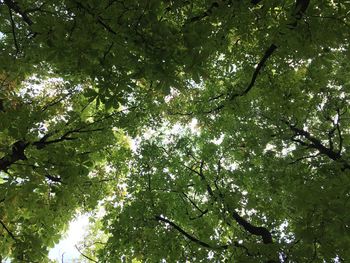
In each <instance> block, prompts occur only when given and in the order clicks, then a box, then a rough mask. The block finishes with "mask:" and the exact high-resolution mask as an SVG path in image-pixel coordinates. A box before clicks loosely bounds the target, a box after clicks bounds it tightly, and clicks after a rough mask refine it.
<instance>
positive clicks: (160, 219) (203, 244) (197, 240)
mask: <svg viewBox="0 0 350 263" xmlns="http://www.w3.org/2000/svg"><path fill="white" fill-rule="evenodd" d="M155 219H156V220H157V221H161V222H164V223H167V224H169V225H171V226H172V227H173V228H175V229H176V230H177V231H178V232H180V233H181V234H183V235H184V236H185V237H187V238H188V239H189V240H191V241H192V242H194V243H196V244H198V245H200V246H202V247H205V248H209V249H216V248H217V247H213V246H211V245H209V244H208V243H206V242H203V241H201V240H199V239H197V238H195V237H194V236H192V235H190V234H189V233H187V232H186V231H185V230H183V229H182V228H181V227H180V226H178V225H177V224H175V223H174V222H172V221H170V220H168V219H166V218H164V217H161V216H155Z"/></svg>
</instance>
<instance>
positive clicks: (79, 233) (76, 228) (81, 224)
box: [49, 214, 89, 263]
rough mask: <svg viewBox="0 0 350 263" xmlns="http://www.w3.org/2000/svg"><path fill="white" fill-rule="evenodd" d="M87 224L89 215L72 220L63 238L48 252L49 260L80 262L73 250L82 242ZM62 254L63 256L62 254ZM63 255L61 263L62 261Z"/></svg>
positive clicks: (78, 255)
mask: <svg viewBox="0 0 350 263" xmlns="http://www.w3.org/2000/svg"><path fill="white" fill-rule="evenodd" d="M88 224H89V215H86V214H85V215H80V216H78V217H77V218H76V219H75V220H73V221H72V222H71V223H70V225H69V229H68V232H67V234H66V235H65V237H64V238H63V239H62V240H61V241H60V242H59V243H58V244H57V245H56V246H55V247H54V248H52V249H51V250H50V253H49V258H50V259H52V260H56V262H59V263H62V262H63V263H72V262H76V263H78V262H81V260H78V258H79V257H80V254H79V252H78V251H77V249H76V248H75V245H78V244H79V242H80V241H82V239H83V237H84V234H85V232H86V231H87V227H88ZM63 253H64V254H63ZM62 254H63V261H62Z"/></svg>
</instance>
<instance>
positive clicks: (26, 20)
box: [4, 0, 33, 26]
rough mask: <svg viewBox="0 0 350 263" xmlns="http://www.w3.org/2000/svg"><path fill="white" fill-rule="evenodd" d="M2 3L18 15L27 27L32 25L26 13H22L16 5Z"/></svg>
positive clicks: (11, 2) (5, 1) (6, 1)
mask: <svg viewBox="0 0 350 263" xmlns="http://www.w3.org/2000/svg"><path fill="white" fill-rule="evenodd" d="M4 3H5V4H6V5H7V6H8V8H10V9H12V10H13V11H15V12H16V13H17V14H19V15H20V16H21V17H22V19H23V21H24V22H26V23H27V24H28V25H29V26H31V25H33V21H32V20H31V19H30V18H29V16H28V15H27V13H26V12H24V11H22V9H21V8H20V7H19V6H18V5H17V3H16V2H15V1H12V0H4Z"/></svg>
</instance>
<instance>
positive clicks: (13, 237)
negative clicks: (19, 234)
mask: <svg viewBox="0 0 350 263" xmlns="http://www.w3.org/2000/svg"><path fill="white" fill-rule="evenodd" d="M0 224H1V225H2V227H3V228H4V229H5V230H6V232H7V234H9V236H10V237H11V238H12V239H13V240H14V241H16V242H17V239H16V237H15V236H14V235H13V234H12V232H11V231H10V230H9V229H8V228H7V227H6V225H5V223H4V222H2V221H1V220H0Z"/></svg>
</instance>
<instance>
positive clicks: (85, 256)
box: [75, 245, 98, 263]
mask: <svg viewBox="0 0 350 263" xmlns="http://www.w3.org/2000/svg"><path fill="white" fill-rule="evenodd" d="M75 248H76V249H77V250H78V252H79V254H80V255H82V256H83V257H84V258H86V259H87V260H90V261H92V262H95V263H98V261H96V260H94V259H92V258H90V257H89V256H87V255H85V254H84V253H83V252H81V251H80V249H79V248H78V246H77V245H75Z"/></svg>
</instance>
